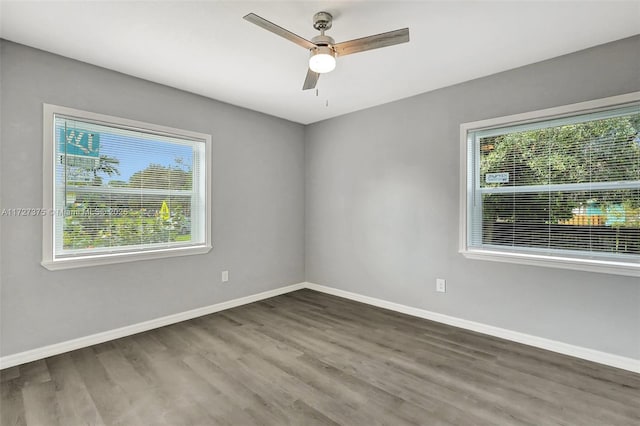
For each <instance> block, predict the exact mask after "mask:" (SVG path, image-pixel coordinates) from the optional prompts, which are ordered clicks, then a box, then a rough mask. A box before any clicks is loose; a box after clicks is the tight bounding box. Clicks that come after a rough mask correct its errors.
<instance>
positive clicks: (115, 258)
mask: <svg viewBox="0 0 640 426" xmlns="http://www.w3.org/2000/svg"><path fill="white" fill-rule="evenodd" d="M211 248H212V246H211V245H201V246H195V247H180V248H168V249H160V250H148V251H144V252H139V253H117V254H114V253H109V254H101V255H92V256H82V257H67V258H63V259H57V260H51V259H45V260H43V261H42V262H41V265H42V266H44V267H45V268H47V269H48V270H50V271H58V270H62V269H74V268H85V267H90V266H100V265H109V264H114V263H126V262H136V261H139V260H153V259H163V258H167V257H176V256H189V255H195V254H205V253H208V252H210V251H211Z"/></svg>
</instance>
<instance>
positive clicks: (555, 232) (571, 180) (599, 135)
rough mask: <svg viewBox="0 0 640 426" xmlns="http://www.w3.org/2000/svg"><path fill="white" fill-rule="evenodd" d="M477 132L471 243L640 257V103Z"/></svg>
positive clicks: (471, 183) (472, 151)
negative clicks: (639, 104)
mask: <svg viewBox="0 0 640 426" xmlns="http://www.w3.org/2000/svg"><path fill="white" fill-rule="evenodd" d="M545 124H546V125H545ZM470 136H471V137H470V138H469V139H468V145H469V147H470V151H469V154H468V155H469V160H470V162H469V164H470V169H469V173H468V174H467V179H468V185H467V187H468V188H469V189H470V193H469V194H468V195H469V197H468V209H469V213H468V214H469V218H470V219H469V220H468V222H467V223H468V225H469V227H470V229H468V230H467V231H468V232H467V233H468V235H469V237H468V239H469V241H468V244H469V246H470V247H472V248H473V247H476V248H490V249H492V250H495V249H499V250H500V249H501V250H509V251H513V252H530V253H536V254H540V253H542V254H547V255H561V256H577V257H581V258H585V257H589V258H604V259H611V258H617V259H631V260H632V261H638V259H640V257H638V256H640V108H639V107H638V106H637V105H636V106H631V107H624V108H618V109H615V108H613V109H610V110H608V111H604V112H599V113H593V114H583V115H580V116H575V117H564V118H561V119H550V120H546V121H539V122H535V123H530V124H524V125H517V126H512V127H505V128H504V129H502V130H501V129H500V128H493V129H490V130H479V131H476V132H471V134H470Z"/></svg>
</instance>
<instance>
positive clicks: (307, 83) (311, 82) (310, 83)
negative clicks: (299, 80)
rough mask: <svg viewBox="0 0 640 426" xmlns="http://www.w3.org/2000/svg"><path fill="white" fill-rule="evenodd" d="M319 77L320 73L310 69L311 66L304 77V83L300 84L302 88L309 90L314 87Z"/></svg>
mask: <svg viewBox="0 0 640 426" xmlns="http://www.w3.org/2000/svg"><path fill="white" fill-rule="evenodd" d="M319 78H320V73H317V72H314V71H311V68H309V70H308V71H307V77H306V78H305V79H304V84H303V85H302V90H309V89H313V88H314V87H316V84H317V83H318V79H319Z"/></svg>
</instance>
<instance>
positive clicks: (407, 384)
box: [0, 290, 640, 426]
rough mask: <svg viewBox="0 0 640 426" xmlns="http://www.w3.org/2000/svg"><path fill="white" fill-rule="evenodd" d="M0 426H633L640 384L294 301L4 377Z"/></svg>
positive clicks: (637, 378)
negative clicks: (416, 425)
mask: <svg viewBox="0 0 640 426" xmlns="http://www.w3.org/2000/svg"><path fill="white" fill-rule="evenodd" d="M1 375H2V384H1V389H2V399H1V405H0V410H1V424H2V425H3V426H9V425H47V426H48V425H60V426H71V425H172V426H173V425H253V424H256V425H288V424H291V425H316V424H318V425H336V424H340V425H378V424H380V425H382V424H384V425H393V426H399V425H409V424H411V425H415V424H418V425H484V424H487V425H489V424H490V425H523V424H524V425H598V426H599V425H635V426H637V425H639V424H640V375H638V374H634V373H630V372H626V371H624V370H618V369H615V368H610V367H605V366H601V365H598V364H594V363H590V362H587V361H583V360H579V359H575V358H571V357H567V356H563V355H559V354H554V353H551V352H547V351H544V350H539V349H535V348H531V347H528V346H524V345H520V344H517V343H513V342H508V341H505V340H501V339H497V338H493V337H490V336H485V335H481V334H477V333H473V332H469V331H465V330H461V329H457V328H454V327H450V326H446V325H442V324H438V323H435V322H431V321H426V320H421V319H417V318H413V317H409V316H406V315H402V314H398V313H394V312H390V311H386V310H383V309H379V308H375V307H371V306H368V305H364V304H360V303H357V302H352V301H349V300H345V299H341V298H338V297H334V296H329V295H325V294H322V293H317V292H314V291H311V290H301V291H297V292H294V293H289V294H286V295H283V296H278V297H275V298H272V299H268V300H265V301H262V302H257V303H254V304H251V305H246V306H242V307H239V308H235V309H231V310H227V311H224V312H220V313H216V314H212V315H208V316H205V317H201V318H197V319H194V320H191V321H186V322H183V323H179V324H175V325H171V326H168V327H163V328H161V329H157V330H153V331H149V332H145V333H141V334H138V335H135V336H130V337H126V338H123V339H119V340H115V341H112V342H107V343H104V344H101V345H96V346H93V347H90V348H86V349H81V350H77V351H73V352H69V353H66V354H62V355H58V356H54V357H50V358H47V359H45V360H41V361H35V362H32V363H29V364H25V365H22V366H19V367H14V368H9V369H6V370H3V371H2V374H1Z"/></svg>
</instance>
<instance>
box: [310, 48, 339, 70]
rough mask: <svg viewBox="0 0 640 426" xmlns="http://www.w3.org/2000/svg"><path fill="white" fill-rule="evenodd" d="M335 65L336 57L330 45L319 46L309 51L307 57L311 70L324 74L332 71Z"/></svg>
mask: <svg viewBox="0 0 640 426" xmlns="http://www.w3.org/2000/svg"><path fill="white" fill-rule="evenodd" d="M335 67H336V57H335V53H334V52H333V50H332V49H331V48H330V47H328V46H321V47H318V48H317V49H314V51H312V52H311V57H310V58H309V68H310V69H311V71H313V72H317V73H320V74H324V73H327V72H331V71H333V70H334V69H335Z"/></svg>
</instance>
